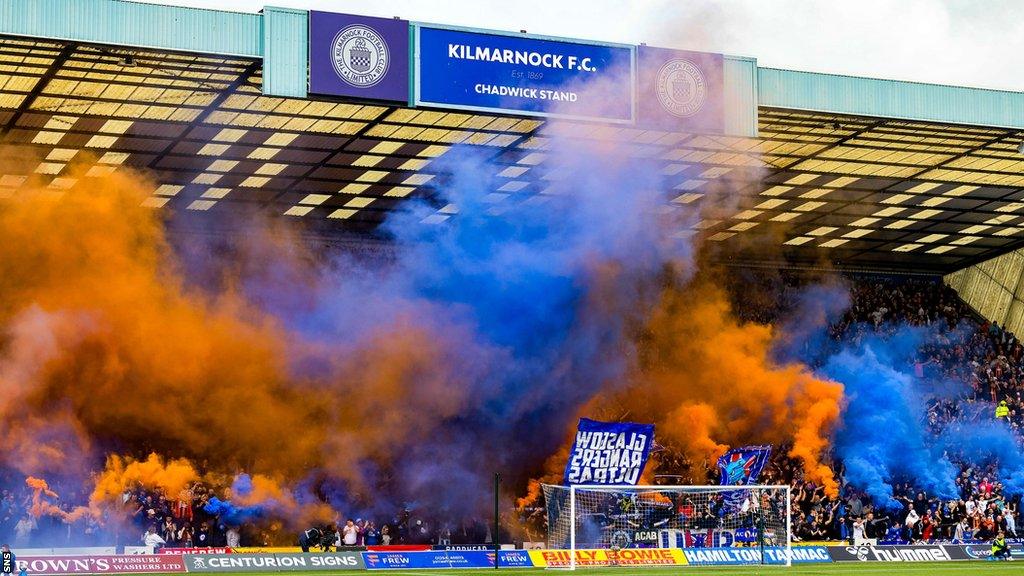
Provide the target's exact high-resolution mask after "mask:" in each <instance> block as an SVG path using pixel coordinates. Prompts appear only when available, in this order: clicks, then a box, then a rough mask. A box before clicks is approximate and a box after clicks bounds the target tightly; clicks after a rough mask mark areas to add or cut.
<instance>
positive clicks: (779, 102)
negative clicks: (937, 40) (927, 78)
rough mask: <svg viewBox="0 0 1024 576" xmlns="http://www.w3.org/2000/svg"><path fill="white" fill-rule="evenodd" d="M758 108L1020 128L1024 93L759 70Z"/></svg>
mask: <svg viewBox="0 0 1024 576" xmlns="http://www.w3.org/2000/svg"><path fill="white" fill-rule="evenodd" d="M757 72H758V77H757V89H758V103H759V104H760V105H761V106H771V107H778V108H789V109H798V110H820V111H824V112H838V113H844V114H858V115H862V116H876V117H885V118H903V119H908V120H929V121H937V122H949V123H955V124H973V125H979V126H999V127H1005V128H1018V129H1020V128H1024V92H1009V91H1002V90H983V89H979V88H962V87H959V86H943V85H939V84H924V83H919V82H903V81H899V80H880V79H876V78H859V77H853V76H840V75H836V74H818V73H814V72H797V71H793V70H777V69H774V68H758V70H757Z"/></svg>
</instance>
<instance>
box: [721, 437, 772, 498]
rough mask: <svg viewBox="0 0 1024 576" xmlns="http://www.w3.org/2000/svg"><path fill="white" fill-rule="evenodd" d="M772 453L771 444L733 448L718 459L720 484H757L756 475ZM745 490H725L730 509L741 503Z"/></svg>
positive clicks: (745, 496) (745, 495) (744, 496)
mask: <svg viewBox="0 0 1024 576" xmlns="http://www.w3.org/2000/svg"><path fill="white" fill-rule="evenodd" d="M771 455H772V447H771V446H743V447H742V448H733V449H731V450H729V451H728V452H726V453H725V454H722V456H721V457H720V458H719V459H718V469H719V471H720V472H721V478H722V481H721V484H722V486H749V485H751V484H757V477H758V476H760V475H761V470H763V469H764V467H765V465H766V464H768V459H769V458H770V457H771ZM746 498H747V491H745V490H737V491H735V492H726V493H725V500H726V503H727V505H728V507H729V509H731V510H736V509H738V508H739V507H740V506H742V505H743V501H744V500H745V499H746Z"/></svg>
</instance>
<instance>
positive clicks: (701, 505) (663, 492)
mask: <svg viewBox="0 0 1024 576" xmlns="http://www.w3.org/2000/svg"><path fill="white" fill-rule="evenodd" d="M543 488H544V505H545V507H546V509H547V510H546V511H547V519H548V542H547V545H548V548H550V549H555V550H562V551H564V552H562V553H556V552H551V553H550V554H549V557H550V560H549V561H548V567H549V568H567V569H569V570H575V569H576V566H578V565H581V566H582V565H587V566H593V565H600V566H616V565H628V566H644V565H658V564H673V563H674V562H673V560H672V558H675V557H679V556H680V555H683V554H685V558H686V561H687V563H688V564H689V565H691V566H694V565H702V564H705V565H713V564H774V565H784V566H791V565H792V542H791V538H790V488H789V486H761V485H752V486H632V485H629V486H604V485H573V486H556V485H550V484H545V485H544V486H543Z"/></svg>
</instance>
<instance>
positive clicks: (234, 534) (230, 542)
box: [224, 526, 242, 548]
mask: <svg viewBox="0 0 1024 576" xmlns="http://www.w3.org/2000/svg"><path fill="white" fill-rule="evenodd" d="M224 539H225V545H226V546H227V547H228V548H238V547H239V546H241V545H242V535H241V532H239V530H238V526H231V527H230V528H228V529H227V531H226V532H225V534H224Z"/></svg>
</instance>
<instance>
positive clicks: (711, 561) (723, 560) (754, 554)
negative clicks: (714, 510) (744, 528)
mask: <svg viewBox="0 0 1024 576" xmlns="http://www.w3.org/2000/svg"><path fill="white" fill-rule="evenodd" d="M683 555H684V556H686V561H687V563H689V564H693V565H696V566H701V565H703V566H711V565H714V566H728V565H732V564H762V563H763V564H785V563H786V557H787V556H791V557H792V559H793V564H815V563H824V562H831V561H832V557H831V556H829V554H828V549H827V548H825V547H824V546H794V547H793V548H792V549H791V550H790V551H789V552H787V551H786V549H785V548H782V547H779V546H765V548H764V562H762V561H761V560H762V558H761V548H758V547H750V548H684V549H683Z"/></svg>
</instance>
